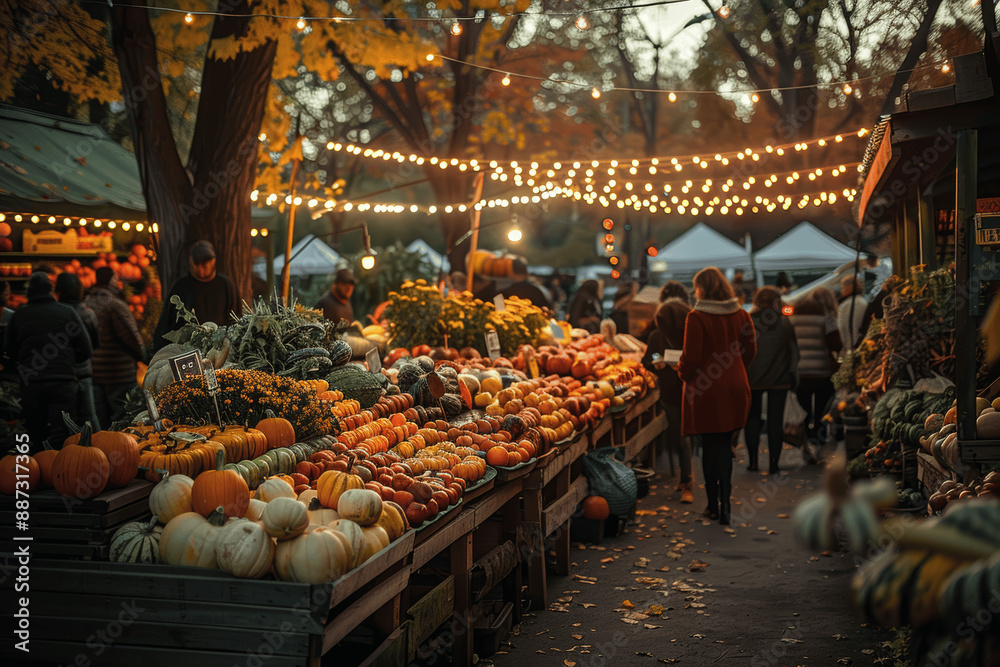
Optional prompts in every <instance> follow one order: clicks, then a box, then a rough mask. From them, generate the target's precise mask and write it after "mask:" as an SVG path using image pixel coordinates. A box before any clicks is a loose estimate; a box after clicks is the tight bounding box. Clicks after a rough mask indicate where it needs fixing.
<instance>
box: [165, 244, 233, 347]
mask: <svg viewBox="0 0 1000 667" xmlns="http://www.w3.org/2000/svg"><path fill="white" fill-rule="evenodd" d="M188 266H189V268H190V274H189V275H186V276H184V277H183V278H181V279H180V280H178V281H177V282H176V283H174V286H173V287H172V288H171V289H170V293H169V294H168V295H167V297H166V298H165V299H164V300H163V312H162V313H161V314H160V321H159V323H158V324H157V325H156V334H154V336H153V347H154V348H155V349H157V350H158V349H160V348H161V347H163V346H164V345H166V344H167V343H169V342H170V341H168V340H167V339H166V338H164V337H163V336H164V335H165V334H168V333H170V332H171V331H173V330H174V329H177V328H179V327H180V326H182V325H183V324H184V322H183V321H182V320H180V319H179V317H178V316H179V311H178V310H177V308H176V307H175V306H174V304H172V303H171V302H170V300H171V299H172V298H173V297H174V296H179V297H180V299H181V302H182V303H183V304H184V307H185V308H187V309H188V310H191V311H194V314H195V315H196V316H197V317H198V321H199V322H201V323H202V324H204V323H205V322H214V323H215V324H218V325H219V326H223V325H226V324H232V323H233V321H234V319H233V314H234V313H235V314H236V315H237V317H238V316H239V313H240V312H241V308H240V298H239V296H238V295H237V294H236V286H235V285H233V281H231V280H230V279H229V278H227V277H226V276H224V275H223V274H221V273H218V272H217V271H216V270H215V247H214V246H213V245H212V244H211V243H209V242H208V241H198V242H197V243H195V244H194V245H193V246H191V251H190V252H189V253H188Z"/></svg>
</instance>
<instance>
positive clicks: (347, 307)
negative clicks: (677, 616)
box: [313, 269, 354, 322]
mask: <svg viewBox="0 0 1000 667" xmlns="http://www.w3.org/2000/svg"><path fill="white" fill-rule="evenodd" d="M352 294H354V274H353V273H351V270H350V269H340V270H339V271H337V274H336V276H334V279H333V284H332V285H331V286H330V291H329V292H327V293H326V294H324V295H323V296H322V297H321V298H320V300H319V301H318V302H317V303H316V305H315V306H313V308H314V309H315V310H322V311H323V316H324V317H325V318H326V319H328V320H330V321H331V322H339V321H340V320H347V321H348V322H353V321H354V307H353V306H351V295H352Z"/></svg>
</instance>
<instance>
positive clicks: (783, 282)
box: [774, 271, 792, 295]
mask: <svg viewBox="0 0 1000 667" xmlns="http://www.w3.org/2000/svg"><path fill="white" fill-rule="evenodd" d="M774 287H775V288H776V289H777V290H778V293H779V294H782V295H785V294H788V293H789V292H790V291H791V290H792V279H791V278H789V277H788V274H787V273H785V272H784V271H778V277H777V278H775V279H774Z"/></svg>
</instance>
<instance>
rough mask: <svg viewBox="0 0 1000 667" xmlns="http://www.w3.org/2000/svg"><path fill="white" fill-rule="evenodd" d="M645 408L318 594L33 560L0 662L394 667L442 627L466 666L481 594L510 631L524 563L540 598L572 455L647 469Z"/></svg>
mask: <svg viewBox="0 0 1000 667" xmlns="http://www.w3.org/2000/svg"><path fill="white" fill-rule="evenodd" d="M657 398H658V392H657V391H656V390H655V389H654V390H651V391H649V392H648V393H647V394H646V396H644V397H643V398H642V399H641V400H638V401H636V402H635V403H633V404H631V405H629V406H628V408H627V409H626V410H625V411H623V412H621V413H618V414H611V415H607V416H605V417H604V418H603V419H602V420H601V421H600V422H598V423H597V424H596V425H595V426H594V428H592V429H591V430H589V431H586V432H584V433H581V434H578V435H576V436H574V437H572V438H570V439H568V441H567V442H563V443H562V444H561V445H560V446H559V451H558V453H556V454H554V455H550V456H548V457H546V459H545V461H544V462H545V463H547V465H543V467H534V468H533V467H532V466H530V465H529V466H526V467H525V468H524V469H523V472H518V471H513V472H510V473H508V474H504V475H498V477H497V478H496V479H495V480H492V481H490V482H488V483H487V484H485V485H483V486H482V487H481V488H479V489H476V490H475V491H474V492H472V493H470V494H469V495H468V496H467V497H465V498H463V501H462V502H461V504H459V505H458V506H457V507H455V508H454V509H453V510H451V511H449V513H448V514H447V515H446V516H444V517H442V518H441V519H439V520H438V521H436V522H434V523H433V524H430V525H428V526H427V527H425V528H423V529H422V530H418V531H414V530H411V531H409V532H407V533H406V534H405V535H404V536H403V537H401V538H400V539H398V540H396V541H395V542H393V543H392V544H390V545H389V546H388V547H386V548H385V549H383V550H382V551H381V552H379V553H378V554H377V555H376V556H374V557H373V558H372V559H371V560H369V561H368V562H366V563H365V564H364V565H362V566H361V567H359V568H357V569H355V570H352V571H350V572H348V573H347V574H346V575H345V576H344V577H342V578H341V579H339V580H338V581H335V582H332V583H326V584H318V585H311V584H296V583H289V582H279V581H266V580H248V579H237V578H234V577H231V576H229V575H227V574H224V573H221V572H218V571H214V570H202V569H195V568H181V567H169V566H163V565H155V566H150V565H132V564H123V563H108V562H99V561H79V560H45V559H41V558H39V559H34V558H33V559H31V560H30V564H29V568H30V582H31V585H30V591H29V592H28V593H21V592H15V591H14V590H13V588H12V584H13V577H7V584H6V585H5V586H4V587H3V589H2V598H0V599H2V600H3V605H4V608H5V609H14V608H16V605H15V602H16V600H17V597H20V596H22V595H27V596H28V597H29V598H30V605H29V609H30V630H31V635H30V644H29V646H30V649H31V652H30V653H29V654H24V653H21V652H19V651H15V650H14V649H13V648H12V642H9V641H8V642H6V643H5V644H4V646H3V649H2V655H4V656H6V657H12V658H14V659H16V660H17V661H18V664H23V663H24V662H26V661H31V662H41V663H49V664H89V665H100V664H108V665H122V664H142V665H144V666H147V667H153V666H155V665H169V666H170V667H176V665H177V664H183V665H184V667H201V666H205V667H215V666H217V665H224V664H247V665H258V664H259V665H267V666H268V667H270V666H281V667H284V666H286V665H287V666H291V665H308V666H310V667H315V666H318V665H319V664H320V662H321V659H322V658H323V656H324V654H326V653H328V652H330V651H331V650H333V649H334V648H335V647H337V662H338V663H341V664H350V663H351V662H354V663H355V664H364V665H398V664H405V663H408V662H410V661H412V660H413V659H414V657H415V656H416V655H417V653H418V651H420V650H421V647H422V646H423V645H424V644H425V642H427V640H428V638H429V637H430V636H431V635H433V634H434V633H435V632H436V631H437V630H438V628H440V627H441V626H442V624H444V623H447V622H448V621H449V620H450V621H451V628H450V630H451V633H450V636H451V653H452V662H453V664H455V665H468V664H471V663H472V658H473V648H474V642H473V637H474V628H475V627H476V626H478V625H482V621H483V616H482V615H481V614H480V613H479V612H478V611H477V608H478V607H477V603H478V602H479V601H481V600H482V599H483V598H485V596H486V594H487V593H488V592H489V591H490V590H491V589H495V590H501V589H502V591H503V600H502V601H503V602H504V603H506V604H507V605H510V606H511V607H512V608H511V609H510V612H509V613H510V623H512V624H516V623H517V622H519V620H520V613H521V604H520V594H521V589H522V582H521V576H522V568H521V567H519V566H518V563H521V562H525V563H526V565H527V571H528V576H529V581H528V593H529V595H530V597H531V600H532V602H533V603H534V604H535V605H536V606H544V604H545V601H546V597H545V588H546V571H545V558H544V555H545V544H546V539H547V538H548V539H549V540H553V539H554V543H555V547H556V554H557V559H556V568H555V571H556V573H558V574H567V573H568V571H569V565H570V560H569V544H570V542H569V534H570V524H571V522H572V517H573V513H574V512H575V510H576V507H577V505H578V504H579V502H580V500H582V499H583V498H584V497H585V496H586V495H587V493H588V489H587V482H586V478H585V477H584V476H583V474H582V457H583V455H584V454H585V453H586V452H587V451H591V450H593V449H595V448H597V447H604V446H612V447H616V448H621V449H623V450H624V454H625V458H626V460H630V459H634V458H636V457H638V456H640V455H642V454H643V453H644V452H646V453H647V454H648V456H647V459H648V460H650V461H651V460H652V448H650V447H649V445H650V444H652V443H654V442H655V441H656V439H657V438H658V437H660V436H661V434H663V433H664V432H665V429H666V417H665V415H664V414H663V411H662V409H661V408H660V405H659V402H658V400H657ZM553 536H554V538H553ZM3 551H4V552H7V553H0V563H2V564H4V565H5V566H6V567H7V568H8V570H9V571H14V570H16V568H17V559H16V557H15V556H14V555H13V549H7V548H4V549H3ZM512 553H513V554H514V556H515V558H514V560H513V561H512V560H511V558H510V555H511V554H512ZM498 564H500V565H498ZM473 581H475V582H476V584H473ZM352 650H353V654H352ZM352 656H354V658H355V659H352Z"/></svg>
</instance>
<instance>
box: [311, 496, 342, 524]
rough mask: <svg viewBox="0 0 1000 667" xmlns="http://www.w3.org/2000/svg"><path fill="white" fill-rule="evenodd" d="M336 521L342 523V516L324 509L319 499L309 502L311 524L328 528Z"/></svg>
mask: <svg viewBox="0 0 1000 667" xmlns="http://www.w3.org/2000/svg"><path fill="white" fill-rule="evenodd" d="M334 521H340V514H339V513H338V512H337V510H332V509H330V508H328V507H323V505H322V504H321V503H320V502H319V498H313V499H312V500H310V501H309V523H316V524H319V525H322V526H328V525H330V524H331V523H333V522H334Z"/></svg>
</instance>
